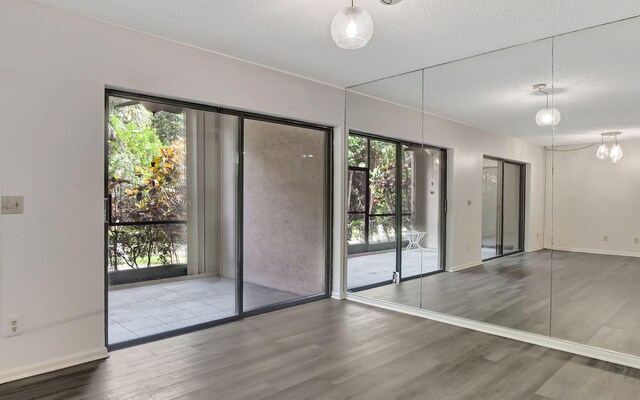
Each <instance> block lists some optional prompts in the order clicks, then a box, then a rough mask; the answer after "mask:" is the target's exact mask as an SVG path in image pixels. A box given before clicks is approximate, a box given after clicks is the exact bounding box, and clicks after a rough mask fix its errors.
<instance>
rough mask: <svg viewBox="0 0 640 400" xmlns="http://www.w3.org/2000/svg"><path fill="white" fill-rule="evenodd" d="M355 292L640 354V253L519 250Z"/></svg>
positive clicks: (622, 351)
mask: <svg viewBox="0 0 640 400" xmlns="http://www.w3.org/2000/svg"><path fill="white" fill-rule="evenodd" d="M358 294H360V295H365V296H368V297H372V298H376V299H380V300H387V301H392V302H396V303H399V304H403V305H408V306H412V307H422V308H424V309H427V310H431V311H437V312H441V313H444V314H449V315H454V316H458V317H463V318H468V319H472V320H475V321H482V322H487V323H490V324H495V325H499V326H505V327H508V328H514V329H519V330H523V331H527V332H532V333H537V334H540V335H551V336H552V337H555V338H559V339H565V340H570V341H573V342H577V343H581V344H588V345H592V346H596V347H601V348H604V349H608V350H614V351H618V352H621V353H626V354H631V355H635V356H640V333H639V332H640V258H638V257H624V256H612V255H599V254H586V253H575V252H567V251H554V252H553V254H552V253H551V252H550V251H547V250H544V251H537V252H533V253H519V254H515V255H511V256H507V257H502V258H497V259H494V260H489V261H485V263H484V265H482V266H478V267H474V268H469V269H466V270H463V271H460V272H453V273H449V272H447V273H441V274H437V275H431V276H427V277H425V278H423V279H422V281H420V280H413V281H406V282H403V283H402V284H400V285H388V286H383V287H378V288H375V289H369V290H366V291H362V292H358ZM638 398H640V395H639V396H638Z"/></svg>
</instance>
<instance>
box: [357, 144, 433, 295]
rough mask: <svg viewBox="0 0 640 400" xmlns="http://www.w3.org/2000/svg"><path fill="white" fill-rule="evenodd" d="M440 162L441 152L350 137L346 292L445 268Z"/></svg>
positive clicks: (419, 146)
mask: <svg viewBox="0 0 640 400" xmlns="http://www.w3.org/2000/svg"><path fill="white" fill-rule="evenodd" d="M444 161H445V156H444V152H443V151H442V150H441V149H436V148H430V147H425V146H422V145H415V144H411V143H405V142H400V141H397V140H392V139H386V138H379V137H373V136H369V135H365V134H354V133H352V134H350V135H349V146H348V176H347V192H348V199H347V203H348V204H347V246H348V247H347V248H348V254H349V259H348V273H347V288H348V289H349V290H355V291H358V290H364V289H368V288H372V287H376V286H381V285H386V284H390V283H392V282H396V283H398V282H400V281H403V280H406V279H411V278H417V277H420V276H424V275H425V274H429V273H433V272H439V271H441V270H442V269H443V266H444V254H443V251H442V250H443V248H442V243H443V238H444V235H443V221H444V218H443V212H444V207H443V202H444V193H445V192H444V190H443V189H444V179H443V177H444V173H445V170H444V169H443V168H442V167H441V166H442V165H444ZM398 232H400V234H398Z"/></svg>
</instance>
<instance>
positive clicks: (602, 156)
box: [596, 134, 609, 160]
mask: <svg viewBox="0 0 640 400" xmlns="http://www.w3.org/2000/svg"><path fill="white" fill-rule="evenodd" d="M600 136H601V138H602V140H601V141H600V146H598V151H596V157H597V158H598V160H606V159H607V157H609V148H608V147H607V145H606V144H604V134H602V135H600Z"/></svg>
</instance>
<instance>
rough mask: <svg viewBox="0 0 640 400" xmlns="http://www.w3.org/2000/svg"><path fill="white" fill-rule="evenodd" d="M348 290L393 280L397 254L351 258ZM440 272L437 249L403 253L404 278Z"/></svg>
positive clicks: (349, 261)
mask: <svg viewBox="0 0 640 400" xmlns="http://www.w3.org/2000/svg"><path fill="white" fill-rule="evenodd" d="M347 263H348V271H347V289H353V288H358V287H362V286H366V285H371V284H375V283H379V282H384V281H388V280H390V279H391V277H392V274H393V271H395V270H396V253H395V251H394V250H392V251H388V252H384V253H375V254H366V255H359V254H354V255H351V256H349V259H348V261H347ZM437 270H439V267H438V250H437V249H412V250H404V251H403V252H402V274H403V277H405V278H406V277H409V276H415V275H419V274H420V273H423V274H426V273H428V272H433V271H437Z"/></svg>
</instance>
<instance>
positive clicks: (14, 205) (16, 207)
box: [0, 196, 24, 214]
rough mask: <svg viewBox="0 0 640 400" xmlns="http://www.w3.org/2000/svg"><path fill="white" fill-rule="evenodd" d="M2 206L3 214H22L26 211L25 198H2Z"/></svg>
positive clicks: (0, 203)
mask: <svg viewBox="0 0 640 400" xmlns="http://www.w3.org/2000/svg"><path fill="white" fill-rule="evenodd" d="M0 205H2V214H22V213H23V211H24V197H23V196H2V199H0Z"/></svg>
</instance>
